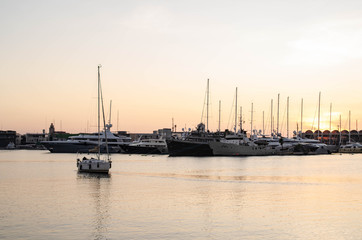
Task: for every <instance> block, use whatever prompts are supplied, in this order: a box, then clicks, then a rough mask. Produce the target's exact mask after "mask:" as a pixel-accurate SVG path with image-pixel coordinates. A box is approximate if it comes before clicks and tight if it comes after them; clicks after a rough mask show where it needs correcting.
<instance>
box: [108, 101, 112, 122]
mask: <svg viewBox="0 0 362 240" xmlns="http://www.w3.org/2000/svg"><path fill="white" fill-rule="evenodd" d="M111 119H112V100H111V102H110V103H109V120H108V124H111Z"/></svg>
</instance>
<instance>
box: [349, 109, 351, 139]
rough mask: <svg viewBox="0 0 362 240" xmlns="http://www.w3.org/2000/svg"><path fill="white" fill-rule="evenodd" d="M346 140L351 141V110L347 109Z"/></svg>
mask: <svg viewBox="0 0 362 240" xmlns="http://www.w3.org/2000/svg"><path fill="white" fill-rule="evenodd" d="M348 118H349V126H348V132H349V134H348V141H349V142H351V110H349V117H348Z"/></svg>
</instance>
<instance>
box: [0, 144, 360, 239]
mask: <svg viewBox="0 0 362 240" xmlns="http://www.w3.org/2000/svg"><path fill="white" fill-rule="evenodd" d="M112 160H113V166H112V169H111V174H110V175H109V176H108V177H105V176H99V175H90V174H79V173H77V171H76V154H51V153H49V152H47V151H29V150H15V151H5V150H3V151H0V203H1V205H0V239H361V238H362V155H339V154H336V155H323V156H293V157H292V156H282V157H281V156H277V157H275V156H271V157H204V158H196V157H175V158H173V157H168V156H151V155H149V156H142V155H132V156H130V155H112Z"/></svg>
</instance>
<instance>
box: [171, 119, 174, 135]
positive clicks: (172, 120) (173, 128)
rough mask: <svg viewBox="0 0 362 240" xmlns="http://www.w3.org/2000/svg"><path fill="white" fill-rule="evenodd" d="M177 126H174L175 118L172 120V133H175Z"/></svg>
mask: <svg viewBox="0 0 362 240" xmlns="http://www.w3.org/2000/svg"><path fill="white" fill-rule="evenodd" d="M174 127H175V125H174V122H173V118H172V127H171V129H172V132H175V128H174Z"/></svg>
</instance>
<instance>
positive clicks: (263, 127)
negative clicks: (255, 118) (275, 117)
mask: <svg viewBox="0 0 362 240" xmlns="http://www.w3.org/2000/svg"><path fill="white" fill-rule="evenodd" d="M264 135H265V128H264V111H263V136H264Z"/></svg>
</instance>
